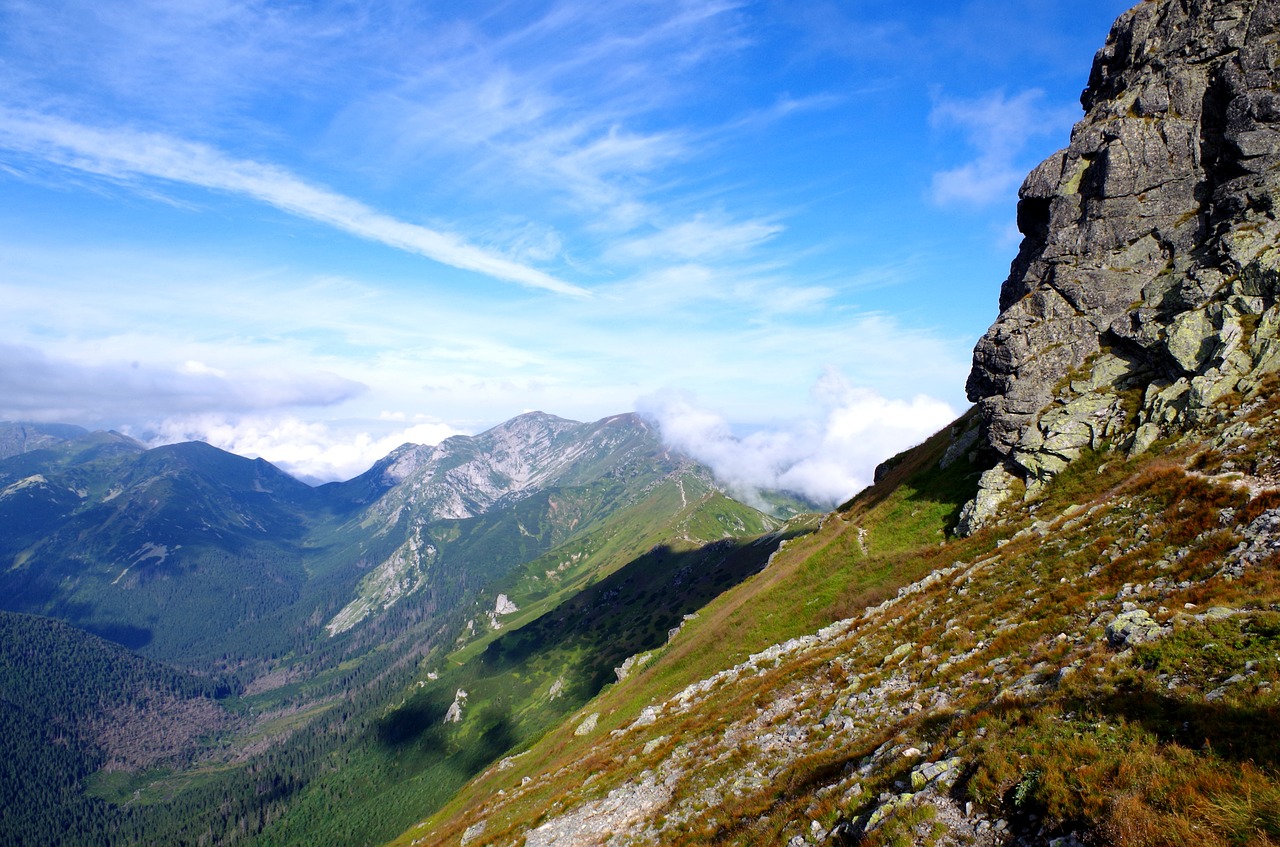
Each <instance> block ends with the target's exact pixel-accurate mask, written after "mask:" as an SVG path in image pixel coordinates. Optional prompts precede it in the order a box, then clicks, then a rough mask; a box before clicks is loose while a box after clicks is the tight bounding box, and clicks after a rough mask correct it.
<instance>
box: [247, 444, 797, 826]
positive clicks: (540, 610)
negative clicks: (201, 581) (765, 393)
mask: <svg viewBox="0 0 1280 847" xmlns="http://www.w3.org/2000/svg"><path fill="white" fill-rule="evenodd" d="M793 531H794V530H791V529H786V528H783V527H782V525H781V523H780V522H779V521H777V520H776V519H773V518H770V517H768V516H766V515H763V514H762V513H760V512H757V511H756V510H754V509H752V508H750V507H748V506H745V505H743V504H741V503H738V502H736V501H734V500H731V499H729V498H727V497H725V496H724V495H723V494H721V493H720V492H719V491H717V490H716V489H714V488H713V487H711V486H710V485H709V484H708V481H707V479H706V478H705V477H704V476H703V474H702V473H701V472H698V471H697V470H696V469H691V470H688V471H685V472H678V473H674V474H671V475H669V476H668V477H667V478H665V479H663V480H661V481H660V482H658V483H656V484H653V485H651V486H649V488H648V491H647V494H646V496H644V497H643V498H641V499H639V500H638V501H637V502H635V503H633V504H631V505H630V506H627V507H625V508H622V509H620V510H619V511H617V512H616V513H614V514H613V515H611V516H610V517H609V518H608V519H606V520H604V521H602V522H600V523H599V524H598V526H597V527H596V528H595V529H594V530H593V531H591V532H588V533H584V534H582V535H581V536H580V537H575V538H573V539H572V540H571V541H570V542H569V543H567V544H565V545H563V546H561V547H558V548H556V549H554V550H552V551H551V552H549V553H548V554H547V555H545V556H543V557H541V558H540V559H537V560H535V561H533V562H531V563H529V564H528V565H526V566H524V567H521V568H518V569H517V570H516V571H514V572H512V573H511V574H509V575H507V576H506V577H503V578H498V579H496V580H495V581H494V583H493V584H492V585H491V586H490V587H489V589H488V590H487V591H486V596H488V597H494V596H496V595H497V594H502V595H503V596H504V597H505V598H506V599H507V602H508V603H510V604H511V606H514V607H516V608H517V609H518V611H510V612H507V613H505V614H502V615H500V616H498V615H494V614H490V613H489V612H490V611H491V607H490V606H488V605H487V604H481V605H479V606H478V613H477V614H476V616H475V617H474V618H472V619H471V620H470V621H469V625H468V626H466V627H464V629H463V631H462V633H461V636H460V641H459V642H458V646H459V647H460V648H461V649H458V650H456V651H455V652H454V653H453V654H452V655H446V654H445V653H444V652H443V651H441V652H439V653H437V654H434V655H433V656H432V657H430V658H429V659H428V660H427V661H426V662H424V663H423V665H422V667H421V670H420V672H419V673H418V675H417V676H416V678H414V679H413V680H411V681H410V684H409V685H408V687H407V688H406V689H405V690H404V691H403V693H402V695H401V696H400V697H399V698H397V700H396V702H395V703H394V704H392V706H391V707H389V708H385V709H383V710H380V712H379V713H378V714H377V715H376V717H374V719H372V720H371V721H370V722H368V724H367V725H366V728H365V730H364V731H362V733H361V734H360V736H359V738H357V739H356V740H355V742H354V743H353V744H351V745H349V746H348V747H347V748H346V749H344V750H343V751H341V753H340V754H337V755H335V757H334V761H335V766H334V768H333V770H332V772H331V773H330V774H328V775H326V776H323V777H321V778H319V779H317V780H315V781H314V782H313V783H312V784H311V785H310V786H309V787H308V788H307V789H306V791H305V792H304V793H303V795H302V796H301V797H300V798H298V802H297V803H296V805H294V807H293V809H292V810H291V812H290V814H289V815H288V816H287V817H286V818H284V819H282V820H281V821H280V822H279V823H278V824H277V825H275V826H273V827H271V828H269V829H268V830H267V831H266V832H265V833H264V834H263V836H262V838H261V843H266V844H315V843H344V844H355V843H367V842H368V841H369V839H370V838H371V837H374V836H376V835H378V834H381V838H382V839H383V840H385V839H386V838H389V837H391V836H393V835H394V834H395V833H396V832H399V831H400V830H402V829H403V828H404V827H405V826H407V825H408V824H410V823H412V822H413V821H414V820H415V819H417V818H418V817H420V816H421V814H422V810H424V809H426V810H429V809H431V808H433V807H436V806H439V805H440V804H441V803H443V802H445V801H446V800H447V799H448V798H449V797H450V796H452V794H453V793H454V792H455V791H456V790H457V789H458V788H460V787H461V786H462V785H463V784H464V783H465V782H466V780H467V779H469V778H470V777H472V776H474V775H475V774H476V773H478V772H479V771H480V770H482V769H483V768H485V767H487V766H489V765H491V764H492V763H493V762H494V761H496V760H497V759H498V758H499V757H500V756H502V755H505V754H509V753H512V752H515V751H518V750H520V749H522V748H524V747H525V746H527V745H528V744H531V743H533V742H534V741H535V740H536V739H537V738H538V737H539V736H541V734H542V733H544V732H545V731H546V730H547V729H549V728H551V727H553V726H555V725H556V724H558V723H559V722H561V721H562V720H563V719H564V717H565V716H566V715H567V714H570V713H572V712H573V711H574V710H576V709H577V708H578V707H580V706H581V705H582V704H583V703H585V702H586V701H588V700H589V699H590V698H591V697H593V696H594V695H595V694H596V693H597V692H598V691H599V690H600V689H601V687H602V686H604V685H606V684H607V683H610V682H613V681H615V680H616V678H617V676H616V673H615V668H621V667H622V666H623V665H624V664H625V663H626V661H627V659H628V658H630V657H632V656H634V655H636V654H642V653H645V652H646V651H651V650H655V649H658V648H661V647H662V646H663V645H664V644H665V643H666V641H667V639H668V636H669V631H670V630H673V629H676V628H677V627H679V626H680V625H682V624H683V623H684V622H685V616H686V615H691V614H693V613H695V612H696V611H697V610H698V609H699V608H701V607H702V606H703V605H704V604H705V603H706V602H707V601H709V600H710V599H711V598H713V597H715V596H716V595H717V594H719V593H721V592H722V591H724V590H725V589H727V588H730V587H731V586H733V585H735V584H737V583H738V582H740V581H741V580H743V579H744V578H747V577H748V576H749V575H750V574H753V573H756V572H758V571H759V570H760V569H761V568H763V567H764V566H765V563H766V562H767V560H768V558H769V556H770V555H771V554H772V553H773V552H774V551H775V550H776V549H777V546H778V544H779V543H780V542H781V541H782V540H783V539H784V538H785V537H787V536H788V535H789V534H791V533H792V532H793ZM338 763H340V764H338ZM338 799H340V800H341V809H342V813H341V814H340V815H334V814H333V804H334V802H335V800H338Z"/></svg>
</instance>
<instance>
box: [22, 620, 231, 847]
mask: <svg viewBox="0 0 1280 847" xmlns="http://www.w3.org/2000/svg"><path fill="white" fill-rule="evenodd" d="M231 693H232V692H231V691H230V690H229V689H228V688H227V687H226V686H225V685H219V684H217V683H215V682H212V681H210V680H207V679H201V678H199V677H195V676H192V675H190V674H184V673H181V672H179V671H175V670H173V669H172V668H167V667H164V666H163V665H159V664H157V663H155V662H151V661H149V660H147V659H144V658H142V657H140V656H137V655H135V654H133V653H130V652H129V651H128V650H125V649H124V648H122V647H120V646H118V645H116V644H112V643H111V642H109V641H104V640H103V639H100V638H97V637H95V636H92V635H89V634H87V633H84V632H81V631H80V630H77V629H75V628H74V627H71V626H67V625H66V624H62V623H59V622H57V621H52V620H48V619H46V618H39V617H34V616H30V615H15V614H11V613H8V612H0V727H2V731H0V831H3V832H4V833H5V842H6V843H12V844H39V843H44V844H54V843H61V842H62V841H63V839H64V838H65V837H66V834H67V833H68V832H69V831H74V830H75V829H76V828H78V827H81V826H84V823H83V822H84V821H85V820H86V819H87V820H90V821H96V822H97V823H98V824H102V823H104V822H105V821H106V820H107V819H108V818H110V817H111V816H112V815H113V810H112V809H111V807H110V806H109V804H108V803H106V802H104V801H103V800H102V799H100V798H98V797H95V796H93V793H94V791H95V790H96V791H102V790H104V789H107V790H109V785H110V783H111V781H112V780H113V779H114V778H115V777H116V776H118V775H120V774H123V773H126V772H129V771H136V770H146V769H154V768H158V767H178V766H182V765H186V764H189V763H190V762H191V761H193V760H194V759H195V758H197V757H198V756H199V755H200V753H201V752H202V750H203V748H204V745H205V743H207V741H208V739H209V738H211V737H215V736H218V735H222V734H225V733H228V732H229V731H231V730H232V729H233V728H234V727H235V726H236V724H237V723H238V719H237V716H236V715H234V714H233V713H232V712H231V711H229V710H228V709H226V708H224V706H223V703H222V702H221V701H222V700H223V699H225V698H226V697H228V696H229V695H230V694H231Z"/></svg>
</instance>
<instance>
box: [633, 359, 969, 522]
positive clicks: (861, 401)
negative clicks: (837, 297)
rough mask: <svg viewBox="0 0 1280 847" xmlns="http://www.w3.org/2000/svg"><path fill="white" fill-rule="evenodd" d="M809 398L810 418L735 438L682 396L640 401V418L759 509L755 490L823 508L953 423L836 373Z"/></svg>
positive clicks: (933, 404) (936, 405)
mask: <svg viewBox="0 0 1280 847" xmlns="http://www.w3.org/2000/svg"><path fill="white" fill-rule="evenodd" d="M813 394H814V397H815V399H816V400H817V404H818V409H817V411H816V412H815V413H814V414H813V415H811V416H809V417H805V418H800V419H796V420H792V421H789V422H786V423H784V424H781V425H778V426H775V427H771V428H764V429H759V430H757V431H754V432H751V433H749V434H747V435H741V436H740V435H736V434H734V432H733V430H732V428H731V427H730V425H729V423H728V422H727V421H726V420H725V419H724V418H723V417H721V416H720V415H719V414H717V413H715V412H712V411H709V410H707V409H704V408H700V407H699V406H698V405H697V404H696V401H695V400H694V399H693V398H692V397H690V396H688V395H686V394H682V393H677V392H667V393H662V394H657V395H652V396H650V397H647V398H644V399H643V400H641V401H640V410H639V411H640V413H641V414H643V415H645V416H646V417H648V418H650V419H652V420H654V421H656V422H657V424H658V426H659V428H660V429H661V431H662V437H663V440H664V441H665V442H666V443H667V445H668V446H670V447H673V448H675V449H677V450H680V451H682V452H684V453H687V454H688V455H689V456H691V457H693V458H694V459H696V460H698V461H700V462H702V463H703V464H705V465H708V466H709V467H711V469H712V470H713V471H715V473H716V476H717V477H718V478H719V480H720V481H721V482H722V483H723V484H724V485H726V486H728V487H729V489H730V490H731V491H732V492H733V493H734V494H736V495H737V496H739V497H742V498H743V499H746V500H748V501H749V502H750V501H755V502H757V503H758V502H759V497H758V493H759V491H760V490H762V489H782V490H786V491H793V492H795V493H798V494H802V495H804V496H805V497H807V498H809V499H810V500H812V501H814V502H815V503H817V504H819V505H821V506H824V507H831V506H835V505H837V504H839V503H841V502H843V501H844V500H846V499H848V498H849V497H851V496H853V495H854V494H856V493H857V492H858V491H860V490H862V489H863V488H865V487H866V486H868V485H870V484H871V481H872V475H873V473H874V471H875V467H876V465H878V464H879V463H880V462H882V461H884V460H885V459H887V458H888V457H890V456H892V455H894V454H895V453H898V452H900V451H902V450H905V449H906V448H908V447H911V446H913V445H915V444H919V443H920V442H921V441H923V440H924V439H926V438H928V437H929V436H930V435H932V434H933V433H935V432H937V431H938V430H939V429H941V428H942V427H943V426H945V425H946V424H948V423H950V422H951V421H952V420H954V419H955V418H956V416H957V413H956V412H955V410H953V409H952V408H951V407H950V406H949V405H947V404H946V403H944V402H942V401H941V400H936V399H934V398H932V397H927V396H925V395H917V396H916V397H913V398H912V399H910V400H894V399H889V398H886V397H884V396H882V395H880V394H878V393H876V392H875V391H872V390H870V389H867V388H859V387H857V386H855V385H852V384H851V383H849V381H848V380H847V379H845V378H844V376H843V375H842V374H840V373H839V372H838V371H836V370H835V369H829V370H828V371H827V372H826V373H825V374H824V375H823V376H822V378H821V379H819V380H818V383H817V385H815V386H814V389H813Z"/></svg>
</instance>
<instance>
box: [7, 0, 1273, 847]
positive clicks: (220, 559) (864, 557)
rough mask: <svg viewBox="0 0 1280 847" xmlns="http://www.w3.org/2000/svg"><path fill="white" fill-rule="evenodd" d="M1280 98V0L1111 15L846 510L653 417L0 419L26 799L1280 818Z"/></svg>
mask: <svg viewBox="0 0 1280 847" xmlns="http://www.w3.org/2000/svg"><path fill="white" fill-rule="evenodd" d="M1278 91H1280V2H1277V0H1154V2H1143V3H1140V4H1138V5H1136V6H1135V7H1134V8H1132V9H1131V10H1129V11H1128V12H1126V13H1125V14H1123V15H1121V16H1120V18H1119V19H1118V20H1117V21H1116V24H1115V25H1114V27H1113V28H1112V30H1111V33H1110V35H1109V36H1108V38H1107V41H1106V43H1105V44H1104V45H1103V47H1102V49H1101V50H1100V51H1099V52H1098V54H1097V56H1096V58H1095V60H1094V64H1093V67H1092V70H1091V72H1090V74H1089V77H1088V85H1087V87H1086V88H1085V91H1084V94H1083V95H1082V103H1083V105H1084V108H1085V114H1084V117H1083V118H1082V119H1081V121H1080V122H1079V123H1078V124H1077V125H1076V127H1075V128H1074V129H1073V131H1072V133H1071V136H1070V139H1069V140H1068V143H1067V146H1066V147H1064V148H1063V149H1062V150H1061V151H1059V152H1057V153H1055V154H1054V155H1052V156H1050V157H1049V158H1048V159H1046V160H1045V162H1044V163H1042V164H1041V165H1040V166H1038V167H1037V168H1036V169H1035V170H1034V171H1033V172H1032V173H1031V174H1030V175H1029V176H1028V178H1027V180H1026V181H1025V183H1024V184H1023V186H1022V189H1021V191H1020V201H1019V205H1018V223H1019V228H1020V229H1021V231H1022V233H1023V236H1024V238H1023V241H1022V245H1021V248H1020V250H1019V252H1018V254H1017V256H1016V257H1015V258H1014V260H1013V262H1012V265H1011V269H1010V275H1009V277H1008V279H1007V280H1006V281H1005V282H1004V283H1003V285H1002V286H1001V288H1000V294H999V307H1000V314H999V317H998V318H997V320H996V321H995V323H994V324H993V325H992V327H991V329H990V330H989V331H988V332H987V333H986V334H985V335H984V336H983V338H982V339H980V340H979V342H978V344H977V347H976V349H975V352H974V364H973V369H972V372H971V374H970V376H969V379H968V383H967V389H968V393H969V398H970V399H971V400H972V401H973V402H974V404H975V405H974V407H973V408H972V409H970V410H969V411H967V412H966V413H965V414H964V415H962V416H961V417H960V418H959V419H958V420H956V421H955V422H954V423H953V424H952V425H950V426H948V427H946V428H944V429H943V430H942V431H940V432H938V433H937V434H936V435H934V436H933V437H932V438H930V439H928V440H927V441H926V442H925V443H923V444H921V445H919V446H917V447H915V448H912V449H911V450H908V451H905V452H903V453H901V454H899V455H897V456H894V457H891V458H888V459H887V460H886V461H885V462H884V463H883V464H882V465H881V466H880V467H879V468H878V469H877V471H876V474H875V484H874V485H872V486H871V487H870V488H868V489H866V490H864V491H862V492H860V493H858V494H857V495H856V496H854V497H853V498H852V499H851V500H849V501H848V502H846V503H844V504H843V505H841V506H840V507H839V508H838V509H836V510H835V511H833V512H831V513H830V514H827V515H813V514H807V513H804V512H803V509H804V508H805V504H803V503H799V502H795V501H794V500H793V502H792V509H791V510H790V512H789V513H787V514H782V515H767V514H764V513H761V512H759V511H757V510H755V509H752V508H750V507H748V506H746V505H743V504H741V503H738V502H736V501H734V500H733V499H731V498H730V497H728V496H727V495H726V493H725V492H724V491H722V490H721V489H720V488H719V487H718V486H717V484H716V482H715V480H714V478H713V476H712V475H711V474H710V473H709V472H708V471H707V469H705V468H703V467H701V466H699V465H698V464H697V463H695V462H693V461H691V460H689V459H688V458H686V457H683V456H680V455H679V454H677V453H674V452H672V451H670V450H668V449H666V448H665V447H664V446H663V445H662V441H661V439H660V438H659V437H658V433H656V432H654V431H653V429H652V428H651V427H650V426H649V425H648V424H646V423H645V422H644V421H643V420H641V419H639V418H637V417H635V416H631V415H622V416H616V417H611V418H606V419H604V420H602V421H598V422H595V423H589V424H581V423H575V422H571V421H565V420H562V419H559V418H554V417H552V416H549V415H544V414H540V413H534V414H529V415H522V416H520V417H518V418H515V419H513V420H512V421H509V422H507V423H506V424H503V425H501V426H499V427H496V428H495V429H493V430H490V431H489V432H486V433H483V434H481V435H479V436H475V437H473V438H462V437H459V438H452V439H448V440H446V441H444V442H442V443H441V444H439V445H436V446H434V447H426V446H417V445H405V446H403V447H401V448H399V449H398V450H396V451H395V452H393V453H392V454H391V455H390V456H388V457H386V458H385V459H384V460H382V461H380V462H379V463H377V464H376V465H375V466H374V467H373V468H371V469H370V470H369V471H368V472H367V473H365V474H363V475H361V476H360V477H357V478H356V479H353V480H350V481H348V482H343V483H333V484H329V485H324V486H318V487H310V486H306V485H303V484H302V483H299V482H297V481H296V480H292V479H291V478H290V477H288V476H287V475H285V474H283V473H281V472H280V471H279V470H277V469H275V468H274V467H272V466H271V465H270V464H268V463H266V462H261V461H254V460H249V459H244V458H241V457H237V456H233V455H231V454H227V453H223V452H222V451H218V450H216V449H214V448H212V447H210V446H208V445H203V444H179V445H170V446H168V447H160V448H155V449H150V450H148V449H144V447H143V446H142V445H140V444H138V443H136V442H134V441H132V440H130V439H128V438H125V437H123V436H120V435H117V434H112V433H87V432H84V431H82V430H77V429H74V428H68V427H62V426H46V425H35V424H13V425H5V426H3V427H0V527H3V532H2V533H0V598H4V599H3V602H2V603H0V606H3V609H4V610H5V611H4V612H0V628H2V629H3V631H4V638H3V641H2V642H0V643H3V651H0V721H3V722H4V723H3V726H4V730H5V731H4V732H3V733H2V734H0V743H3V745H4V748H3V749H0V762H3V765H0V767H3V770H0V790H3V792H4V795H3V796H4V800H3V804H2V805H0V831H2V832H4V833H6V835H7V837H8V838H9V840H10V841H11V842H12V843H15V844H49V843H65V844H136V843H154V844H193V845H195V844H200V845H204V844H226V845H235V844H255V845H286V844H299V845H301V844H344V845H346V844H370V845H375V844H384V843H389V844H394V845H410V844H412V845H430V846H431V847H436V845H450V846H451V847H452V845H460V847H467V846H468V845H470V847H480V846H481V845H495V847H497V846H499V845H500V846H501V847H507V845H510V847H552V845H554V847H596V845H610V847H620V846H621V845H649V844H663V845H708V844H719V845H764V844H785V845H787V847H803V845H847V844H866V845H891V844H892V845H903V844H918V845H957V847H958V845H992V847H994V845H1047V846H1048V847H1078V846H1079V845H1086V844H1094V845H1099V844H1116V845H1125V846H1126V847H1128V845H1135V847H1136V845H1183V844H1204V845H1223V847H1225V845H1237V844H1248V845H1269V844H1276V843H1280V730H1278V729H1277V728H1278V727H1280V720H1277V719H1278V718H1280V579H1278V578H1277V574H1278V573H1280V458H1278V456H1280V392H1278V391H1277V389H1280V219H1277V216H1276V211H1275V210H1276V202H1275V201H1276V196H1277V191H1278V190H1280V125H1278V124H1280V94H1278V93H1277V92H1278ZM772 499H775V500H777V501H783V500H785V499H786V498H785V496H783V495H777V496H776V497H774V498H772Z"/></svg>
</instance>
